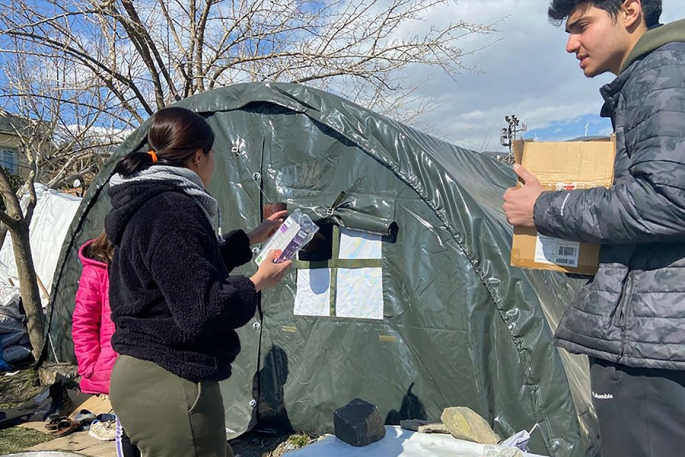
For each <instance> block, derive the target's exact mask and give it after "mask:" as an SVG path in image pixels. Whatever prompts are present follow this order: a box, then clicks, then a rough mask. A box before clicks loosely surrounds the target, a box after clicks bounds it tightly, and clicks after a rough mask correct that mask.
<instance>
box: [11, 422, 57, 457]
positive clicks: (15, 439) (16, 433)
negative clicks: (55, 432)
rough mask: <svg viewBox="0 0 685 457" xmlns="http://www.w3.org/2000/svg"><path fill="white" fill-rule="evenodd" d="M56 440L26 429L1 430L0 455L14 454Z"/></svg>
mask: <svg viewBox="0 0 685 457" xmlns="http://www.w3.org/2000/svg"><path fill="white" fill-rule="evenodd" d="M53 439H55V438H54V437H53V436H51V435H48V434H46V433H41V432H39V431H36V430H32V429H30V428H24V427H10V428H4V429H0V455H5V454H13V453H17V452H21V451H23V450H25V449H28V448H30V447H31V446H35V445H36V444H40V443H44V442H45V441H50V440H53Z"/></svg>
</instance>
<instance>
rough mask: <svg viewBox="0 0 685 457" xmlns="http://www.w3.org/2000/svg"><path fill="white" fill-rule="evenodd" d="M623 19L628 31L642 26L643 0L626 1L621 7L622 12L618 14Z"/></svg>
mask: <svg viewBox="0 0 685 457" xmlns="http://www.w3.org/2000/svg"><path fill="white" fill-rule="evenodd" d="M618 14H619V15H621V18H622V19H623V23H624V24H625V26H626V28H627V29H632V28H635V27H638V26H640V25H641V23H642V22H644V18H643V15H642V1H641V0H625V1H624V2H623V5H621V10H620V11H619V13H618Z"/></svg>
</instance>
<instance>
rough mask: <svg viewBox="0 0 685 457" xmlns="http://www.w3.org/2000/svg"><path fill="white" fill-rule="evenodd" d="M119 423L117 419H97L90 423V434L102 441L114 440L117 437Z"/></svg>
mask: <svg viewBox="0 0 685 457" xmlns="http://www.w3.org/2000/svg"><path fill="white" fill-rule="evenodd" d="M116 432H117V425H116V422H115V421H104V422H101V421H99V420H95V421H93V422H92V423H91V424H90V430H88V434H89V435H90V436H92V437H93V438H95V439H96V440H100V441H113V440H114V439H115V438H116Z"/></svg>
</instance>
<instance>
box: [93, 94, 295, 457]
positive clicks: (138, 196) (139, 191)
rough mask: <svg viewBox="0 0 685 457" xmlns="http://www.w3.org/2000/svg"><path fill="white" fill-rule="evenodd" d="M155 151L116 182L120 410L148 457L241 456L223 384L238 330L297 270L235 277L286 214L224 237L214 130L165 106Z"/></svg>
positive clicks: (131, 159)
mask: <svg viewBox="0 0 685 457" xmlns="http://www.w3.org/2000/svg"><path fill="white" fill-rule="evenodd" d="M148 143H149V144H150V147H151V150H150V151H149V152H147V153H144V152H139V153H132V154H130V155H128V156H127V157H125V158H124V159H123V160H122V161H121V162H119V164H118V165H117V167H116V169H115V171H116V174H115V175H114V176H113V177H112V179H111V180H110V188H109V195H110V197H111V201H112V211H111V212H110V214H108V215H107V218H106V220H105V229H106V232H107V237H108V238H109V239H110V241H112V243H113V244H114V245H115V247H116V249H115V252H114V259H113V261H112V265H111V268H110V305H111V308H112V320H113V321H114V324H115V326H116V331H115V333H114V336H113V337H112V347H113V348H114V350H115V351H116V352H118V353H119V354H120V357H119V358H118V359H117V362H116V364H115V366H114V369H113V371H112V378H111V386H110V395H111V400H112V406H113V407H114V410H115V412H116V413H117V415H118V416H119V419H120V421H121V423H122V424H123V426H124V428H125V430H126V432H127V433H128V434H129V436H130V438H131V441H132V442H133V443H135V444H136V445H137V446H138V447H139V448H140V450H141V452H142V454H143V456H144V457H156V456H164V457H167V456H174V455H179V456H203V457H204V456H207V457H209V456H211V457H214V456H220V457H224V456H232V455H233V454H232V452H231V449H230V447H229V446H228V444H227V443H226V430H225V421H224V407H223V400H222V398H221V393H220V391H219V385H218V381H220V380H223V379H226V378H228V377H229V376H230V375H231V363H232V362H233V361H234V360H235V357H236V355H237V354H238V352H240V341H239V340H238V335H237V333H236V332H235V329H236V328H238V327H241V326H243V325H245V324H246V323H247V322H248V321H249V320H250V319H251V318H252V316H253V315H254V313H255V309H256V305H257V292H258V291H260V290H261V289H265V288H268V287H272V286H274V285H276V284H277V283H278V282H279V281H280V280H281V279H282V277H283V275H284V274H285V271H286V269H287V268H288V267H289V265H290V262H284V263H279V264H276V263H274V262H264V263H262V265H261V266H260V267H259V269H258V270H257V273H256V274H255V275H254V276H252V277H251V278H247V277H245V276H229V272H230V271H231V270H232V269H233V268H235V267H237V266H240V265H242V264H244V263H246V262H248V261H249V260H250V259H251V258H252V252H251V250H250V245H251V244H254V243H259V242H262V241H264V240H266V239H267V238H268V237H269V236H270V235H271V234H272V233H273V232H274V231H275V230H276V229H277V228H278V226H279V225H280V224H281V222H282V221H283V218H284V217H285V216H286V214H287V213H286V212H285V211H281V212H278V213H276V214H274V215H272V216H271V217H270V218H268V219H266V220H265V221H264V222H263V223H262V224H261V225H260V226H259V227H257V228H256V229H255V230H253V231H251V232H250V233H245V232H244V231H242V230H235V231H233V232H230V233H228V234H227V235H225V236H221V235H218V236H217V234H216V233H215V232H214V229H213V227H212V225H213V222H214V220H215V219H216V220H218V223H217V225H218V233H220V230H221V218H220V213H219V210H218V204H217V202H216V200H215V199H214V198H213V197H212V196H211V195H210V194H209V193H208V192H207V191H206V190H205V187H206V186H207V185H208V184H209V181H210V179H211V176H212V173H213V172H214V152H213V151H212V146H213V143H214V134H213V132H212V129H211V128H210V126H209V124H207V122H205V120H204V119H203V118H202V117H201V116H199V115H198V114H196V113H194V112H192V111H190V110H187V109H184V108H178V107H171V108H164V109H162V110H160V111H158V112H157V113H155V114H154V115H153V116H152V119H151V121H150V130H149V133H148Z"/></svg>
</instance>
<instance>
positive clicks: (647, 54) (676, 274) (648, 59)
mask: <svg viewBox="0 0 685 457" xmlns="http://www.w3.org/2000/svg"><path fill="white" fill-rule="evenodd" d="M660 14H661V0H624V1H623V0H553V1H552V2H551V5H550V8H549V17H550V18H551V19H553V20H555V21H557V22H559V23H561V21H563V20H564V19H566V32H567V33H568V34H569V39H568V43H567V46H566V51H567V52H569V53H573V54H575V55H576V57H577V58H578V60H579V61H580V68H581V69H582V71H583V73H584V74H585V75H586V76H588V77H593V76H596V75H599V74H602V73H605V72H611V73H614V74H615V75H616V79H614V81H612V82H611V83H609V84H607V85H605V86H604V87H602V89H601V91H600V92H601V94H602V96H603V97H604V100H605V104H604V107H603V108H602V115H603V116H606V117H611V120H612V124H613V126H614V131H615V133H616V160H615V165H614V184H613V186H611V187H609V188H599V187H597V188H592V189H581V190H571V191H543V190H542V187H541V186H540V184H539V182H538V180H537V179H536V178H535V176H533V175H532V174H530V173H529V172H527V171H526V170H525V169H524V168H523V167H521V166H515V167H514V168H515V171H516V173H517V175H518V176H519V177H520V178H521V180H522V181H523V182H524V185H523V186H521V187H518V188H512V189H509V190H507V192H506V193H505V195H504V201H505V203H504V210H505V213H506V216H507V220H508V221H509V223H511V224H512V225H514V226H518V227H535V228H536V229H537V230H538V232H539V233H541V234H542V235H545V236H550V237H555V238H561V239H566V240H573V241H582V242H589V243H599V244H601V245H602V248H601V252H600V256H599V269H598V271H597V274H596V275H595V276H594V278H593V279H592V280H590V281H589V282H588V283H587V284H586V285H585V287H584V288H583V290H582V291H581V292H580V293H579V294H578V296H577V297H576V298H575V299H574V300H573V301H572V303H570V305H569V307H568V308H567V310H566V312H565V314H564V317H563V318H562V320H561V322H560V323H559V327H558V328H557V331H556V335H555V336H556V339H557V340H556V341H557V344H558V345H559V346H561V347H563V348H565V349H567V350H569V351H571V352H573V353H578V354H587V355H588V356H589V357H590V372H591V385H592V396H593V400H594V404H595V408H596V410H597V417H598V421H599V428H600V438H601V445H602V454H603V457H614V456H621V457H626V456H659V457H661V456H675V455H683V453H685V20H680V21H677V22H674V23H671V24H668V25H663V26H661V25H659V24H658V20H659V16H660Z"/></svg>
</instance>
